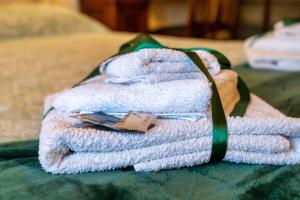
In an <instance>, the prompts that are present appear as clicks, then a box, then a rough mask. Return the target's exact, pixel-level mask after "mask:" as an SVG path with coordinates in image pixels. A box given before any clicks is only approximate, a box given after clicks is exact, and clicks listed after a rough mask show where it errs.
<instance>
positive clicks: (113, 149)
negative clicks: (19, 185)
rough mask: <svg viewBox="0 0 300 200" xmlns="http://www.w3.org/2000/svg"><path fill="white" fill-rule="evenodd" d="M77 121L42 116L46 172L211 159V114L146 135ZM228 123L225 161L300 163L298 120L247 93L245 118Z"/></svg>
mask: <svg viewBox="0 0 300 200" xmlns="http://www.w3.org/2000/svg"><path fill="white" fill-rule="evenodd" d="M46 105H50V104H49V102H48V103H47V104H46ZM78 122H79V121H78V120H77V119H74V118H71V117H68V114H66V113H60V112H57V111H53V112H51V113H50V114H49V115H48V116H47V117H46V118H45V120H44V121H43V123H42V130H41V134H40V148H39V160H40V162H41V164H42V167H43V168H44V169H45V170H46V171H47V172H51V173H54V174H63V173H81V172H87V171H102V170H111V169H117V168H122V167H127V166H131V165H133V166H134V168H135V170H137V171H157V170H161V169H166V168H178V167H184V166H194V165H198V164H201V163H205V162H208V160H209V156H210V151H211V150H210V148H211V141H212V140H211V133H212V124H211V119H202V120H199V121H197V122H191V121H181V120H158V123H157V124H156V126H155V127H153V128H152V129H150V130H149V131H148V132H146V133H145V134H134V133H120V132H110V131H103V130H96V129H84V128H74V127H72V126H73V125H75V124H76V123H78ZM227 122H228V128H229V134H230V136H229V140H228V144H229V146H228V151H227V154H226V157H225V160H227V161H232V162H242V163H258V164H276V165H284V164H296V163H300V149H299V146H300V141H299V139H298V138H297V137H299V136H300V119H296V118H289V117H286V116H284V115H283V114H282V113H280V112H279V111H278V110H276V109H274V108H273V107H271V106H270V105H268V104H267V103H266V102H264V101H263V100H261V99H260V98H258V97H256V96H254V95H251V103H250V105H249V106H248V108H247V112H246V114H245V117H235V118H234V117H228V118H227ZM291 137H293V139H291Z"/></svg>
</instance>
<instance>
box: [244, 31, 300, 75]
mask: <svg viewBox="0 0 300 200" xmlns="http://www.w3.org/2000/svg"><path fill="white" fill-rule="evenodd" d="M299 44H300V40H285V39H282V38H276V37H275V36H274V33H267V34H265V35H262V36H253V37H250V38H249V39H247V40H246V42H245V47H244V48H245V52H246V56H247V59H248V62H249V64H250V66H251V67H253V68H262V69H272V70H282V71H300V45H299Z"/></svg>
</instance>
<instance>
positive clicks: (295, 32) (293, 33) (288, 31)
mask: <svg viewBox="0 0 300 200" xmlns="http://www.w3.org/2000/svg"><path fill="white" fill-rule="evenodd" d="M274 32H275V37H276V38H282V39H286V40H291V41H295V40H296V41H299V40H300V22H298V23H293V24H290V25H285V23H284V21H279V22H277V23H276V24H275V25H274ZM298 45H299V43H298Z"/></svg>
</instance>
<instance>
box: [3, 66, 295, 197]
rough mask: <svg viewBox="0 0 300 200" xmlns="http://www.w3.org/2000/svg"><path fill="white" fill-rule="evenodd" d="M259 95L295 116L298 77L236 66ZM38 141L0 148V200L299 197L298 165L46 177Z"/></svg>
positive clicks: (223, 165) (227, 165)
mask: <svg viewBox="0 0 300 200" xmlns="http://www.w3.org/2000/svg"><path fill="white" fill-rule="evenodd" d="M236 70H237V71H238V72H239V74H240V75H241V77H242V78H243V79H244V80H245V82H247V84H248V86H249V87H250V89H251V90H252V92H254V93H255V94H257V95H258V96H260V97H262V98H263V99H265V100H266V101H267V102H269V103H270V104H272V105H273V106H275V107H276V108H278V109H280V110H281V111H282V112H284V113H285V114H287V115H290V116H294V117H300V73H285V72H274V71H263V70H253V69H250V68H248V67H247V66H246V65H241V66H239V67H237V68H236ZM37 150H38V141H37V140H33V141H26V142H14V143H7V144H2V145H1V146H0V180H1V181H0V199H55V200H57V199H300V165H295V166H282V167H280V166H267V165H247V164H235V163H226V162H223V163H217V164H205V165H201V166H196V167H191V168H182V169H173V170H165V171H161V172H157V173H137V172H135V171H134V170H133V169H132V168H126V169H123V170H116V171H107V172H98V173H85V174H75V175H50V174H47V173H45V172H44V171H43V170H42V169H41V167H40V164H39V162H38V158H37Z"/></svg>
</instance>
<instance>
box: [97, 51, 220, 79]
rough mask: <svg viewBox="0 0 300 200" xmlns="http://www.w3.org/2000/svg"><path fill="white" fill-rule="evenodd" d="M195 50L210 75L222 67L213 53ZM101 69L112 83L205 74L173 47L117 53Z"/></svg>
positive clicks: (181, 77)
mask: <svg viewBox="0 0 300 200" xmlns="http://www.w3.org/2000/svg"><path fill="white" fill-rule="evenodd" d="M194 52H196V53H197V54H198V56H199V57H200V58H201V59H202V61H203V64H204V65H205V67H206V68H207V69H208V71H209V72H210V73H211V75H216V74H217V73H218V72H219V71H220V69H221V67H220V64H219V62H218V60H217V58H216V57H215V56H214V55H212V54H211V53H209V52H207V51H205V50H196V51H194ZM100 70H101V72H102V74H105V75H106V82H109V83H127V84H129V83H157V82H163V81H171V80H181V79H195V78H200V77H204V75H203V73H202V72H200V70H199V69H198V67H197V66H196V65H195V64H194V63H193V62H192V61H191V60H190V59H189V57H188V56H187V55H185V54H184V53H183V52H180V51H177V50H172V49H142V50H140V51H137V52H133V53H128V54H125V55H121V56H117V57H114V58H112V59H110V60H107V61H106V62H104V63H103V64H101V66H100Z"/></svg>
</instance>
